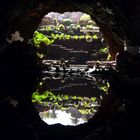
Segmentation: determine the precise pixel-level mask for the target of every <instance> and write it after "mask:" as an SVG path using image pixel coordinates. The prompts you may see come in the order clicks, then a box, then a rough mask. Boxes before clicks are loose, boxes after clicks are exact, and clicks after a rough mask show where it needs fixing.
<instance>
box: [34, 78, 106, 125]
mask: <svg viewBox="0 0 140 140" xmlns="http://www.w3.org/2000/svg"><path fill="white" fill-rule="evenodd" d="M79 79H80V80H78V83H79V82H80V83H81V84H80V83H79V84H78V83H77V78H73V79H72V81H71V79H67V80H65V82H62V81H61V80H60V79H56V80H54V79H51V80H47V83H48V86H47V84H46V82H45V81H42V82H40V83H39V84H38V90H37V91H36V92H34V93H33V96H32V102H33V103H34V104H35V107H36V109H37V110H38V112H39V115H40V117H41V119H42V120H43V121H45V122H46V123H47V124H49V125H51V124H56V123H60V124H63V125H79V124H82V123H85V122H87V121H88V120H89V119H90V118H92V117H93V116H94V114H95V113H96V112H97V110H98V109H99V107H100V105H101V100H102V98H103V96H105V95H106V93H107V87H108V84H107V82H105V81H103V80H102V79H101V78H99V77H96V79H97V80H96V81H94V82H93V81H92V80H89V81H88V80H87V79H86V82H87V83H86V84H82V82H85V81H83V80H85V79H82V78H81V77H80V78H79ZM52 81H53V82H54V83H55V82H56V83H57V84H56V83H55V86H54V85H52V87H50V83H51V82H52ZM71 82H73V84H71ZM59 83H61V86H60V85H59ZM90 86H91V87H92V89H90V88H89V87H90ZM79 87H80V88H81V89H83V90H82V91H81V90H76V89H79ZM46 88H48V89H50V90H51V91H50V90H46V91H45V92H43V90H44V89H46ZM88 88H89V91H91V93H88V92H89V91H88V90H87V89H88ZM86 90H87V92H85V91H86ZM74 91H75V93H73V94H72V93H71V92H74ZM94 92H97V93H94ZM66 93H68V94H66Z"/></svg>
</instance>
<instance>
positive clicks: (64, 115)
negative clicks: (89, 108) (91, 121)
mask: <svg viewBox="0 0 140 140" xmlns="http://www.w3.org/2000/svg"><path fill="white" fill-rule="evenodd" d="M75 111H76V112H71V111H62V110H49V111H44V112H40V113H39V115H40V117H41V119H42V120H43V121H44V122H46V123H47V124H49V125H52V124H57V123H60V124H62V125H79V124H82V123H85V122H87V121H86V118H85V116H83V117H81V118H79V117H76V116H75V117H74V116H73V115H72V114H73V113H74V114H75V113H78V110H75ZM80 115H81V116H82V114H80Z"/></svg>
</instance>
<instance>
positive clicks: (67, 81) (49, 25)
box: [30, 11, 110, 126]
mask: <svg viewBox="0 0 140 140" xmlns="http://www.w3.org/2000/svg"><path fill="white" fill-rule="evenodd" d="M30 41H31V42H32V43H33V44H34V46H35V47H36V48H37V56H38V58H39V59H40V62H41V67H42V73H41V77H40V78H39V82H38V86H37V90H36V92H34V93H33V96H32V102H33V103H34V105H35V107H36V109H37V110H38V112H39V115H40V117H41V119H42V120H43V121H44V122H46V123H47V124H49V125H52V124H57V123H60V124H62V125H73V126H76V125H79V124H83V123H86V122H88V120H89V119H91V118H92V117H93V116H94V114H95V113H96V112H97V111H98V109H99V107H100V105H101V101H102V100H103V98H104V97H105V96H106V94H107V89H108V87H109V83H108V82H107V80H106V79H103V78H102V77H101V76H100V74H99V73H98V71H100V69H102V68H105V67H106V68H107V67H108V66H109V65H110V63H106V60H107V59H108V55H109V51H108V46H107V44H106V42H105V41H104V38H103V35H102V33H101V31H100V28H99V27H98V26H97V24H96V22H95V21H94V20H92V18H91V16H90V15H88V14H86V13H83V12H79V11H78V12H64V13H58V12H50V13H48V14H47V15H45V16H44V17H43V19H42V21H41V23H40V24H39V26H38V28H37V29H36V31H35V32H34V35H33V38H32V39H31V40H30Z"/></svg>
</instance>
